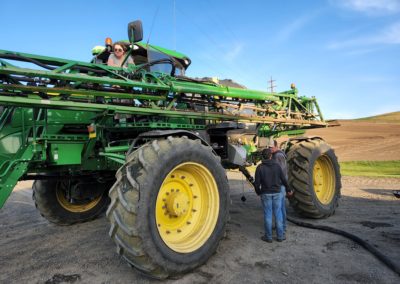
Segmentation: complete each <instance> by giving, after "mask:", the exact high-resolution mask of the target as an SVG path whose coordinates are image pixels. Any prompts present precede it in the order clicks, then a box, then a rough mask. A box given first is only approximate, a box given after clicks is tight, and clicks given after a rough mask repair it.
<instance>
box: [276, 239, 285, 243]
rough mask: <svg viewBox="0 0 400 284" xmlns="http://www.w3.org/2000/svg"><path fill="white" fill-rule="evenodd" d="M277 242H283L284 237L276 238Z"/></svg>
mask: <svg viewBox="0 0 400 284" xmlns="http://www.w3.org/2000/svg"><path fill="white" fill-rule="evenodd" d="M276 240H277V241H278V242H283V241H284V240H285V239H276Z"/></svg>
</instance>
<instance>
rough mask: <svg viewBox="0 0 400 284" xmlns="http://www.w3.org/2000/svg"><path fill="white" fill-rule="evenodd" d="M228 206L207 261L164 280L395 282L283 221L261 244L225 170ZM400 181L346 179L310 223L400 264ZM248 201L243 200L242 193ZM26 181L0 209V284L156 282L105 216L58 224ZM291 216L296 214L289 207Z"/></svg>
mask: <svg viewBox="0 0 400 284" xmlns="http://www.w3.org/2000/svg"><path fill="white" fill-rule="evenodd" d="M229 180H230V185H231V198H232V206H231V209H230V214H231V221H229V223H228V226H227V230H228V233H227V237H226V239H224V240H223V241H222V243H221V245H220V247H219V249H218V252H217V253H216V254H215V255H214V256H213V257H211V258H210V259H209V261H208V262H207V263H206V264H205V265H203V266H201V267H199V268H198V269H196V270H195V271H193V272H192V273H189V274H187V275H185V276H184V277H182V278H181V279H178V280H167V281H166V282H167V283H399V281H400V277H399V276H398V275H397V274H395V273H394V272H392V271H391V270H390V269H388V268H387V267H386V266H385V265H383V264H382V263H381V262H380V261H379V260H377V259H376V258H375V257H374V256H372V255H371V254H370V253H369V252H367V251H366V250H364V249H363V248H362V247H360V246H359V245H357V244H355V243H353V242H352V241H350V240H348V239H346V238H344V237H341V236H337V235H334V234H331V233H327V232H322V231H317V230H311V229H307V228H303V227H298V226H296V225H293V224H291V223H289V224H288V233H287V237H288V239H287V240H286V241H285V242H282V243H278V242H276V241H275V242H273V243H272V244H267V243H264V242H262V241H261V240H260V236H261V235H262V232H263V219H262V209H261V204H260V201H259V199H258V197H257V196H256V195H255V194H254V193H253V192H252V191H251V190H250V187H249V186H248V185H247V184H246V183H244V182H242V177H241V174H239V173H234V172H233V173H229ZM394 189H396V190H399V189H400V179H388V178H385V179H379V178H374V179H371V178H360V177H344V178H343V190H342V199H341V202H340V207H339V208H338V210H337V212H336V214H335V215H334V216H332V217H330V218H329V219H326V220H318V221H315V220H307V221H308V222H312V223H315V224H324V225H329V226H332V227H335V228H338V229H342V230H346V231H348V232H352V233H354V234H356V235H357V236H359V237H361V238H362V239H364V240H366V241H368V242H369V243H371V244H373V245H374V246H375V247H376V248H377V249H379V250H380V251H381V252H383V253H384V254H385V255H387V256H388V257H389V258H390V259H391V260H392V261H394V262H395V263H397V265H399V266H400V226H399V224H400V223H399V218H400V199H396V198H395V197H394V196H393V194H392V190H394ZM243 191H244V194H245V196H246V198H247V201H246V202H245V203H243V202H242V201H241V200H240V197H241V196H242V192H243ZM31 194H32V190H31V183H30V182H20V183H19V185H18V187H17V189H15V190H14V192H13V193H12V195H11V197H10V199H9V200H8V202H7V203H6V205H5V206H4V208H3V209H2V210H1V211H0V220H1V224H0V283H48V284H55V283H153V282H154V283H157V282H159V281H154V280H150V279H148V278H146V277H144V276H142V275H140V274H139V273H137V272H136V271H135V270H133V269H131V268H130V267H128V265H127V264H126V263H125V262H124V261H123V260H122V259H121V258H120V257H119V256H118V255H117V253H116V252H115V247H114V244H113V243H112V241H111V240H110V238H109V237H108V223H107V220H106V218H105V217H104V216H103V217H101V218H99V219H97V220H94V221H92V222H89V223H84V224H78V225H74V226H68V227H59V226H55V225H53V224H50V223H48V222H47V221H46V220H45V219H43V218H42V217H41V216H40V215H39V213H38V212H37V211H36V209H35V206H34V204H33V202H32V199H31ZM289 215H290V216H293V217H296V215H295V213H294V212H293V211H292V210H291V209H289Z"/></svg>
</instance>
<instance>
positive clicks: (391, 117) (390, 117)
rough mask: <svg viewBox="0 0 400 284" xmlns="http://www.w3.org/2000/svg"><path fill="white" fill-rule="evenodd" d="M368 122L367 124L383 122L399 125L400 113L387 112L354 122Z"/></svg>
mask: <svg viewBox="0 0 400 284" xmlns="http://www.w3.org/2000/svg"><path fill="white" fill-rule="evenodd" d="M360 120H361V121H368V122H384V123H396V124H397V123H400V111H396V112H389V113H385V114H380V115H376V116H369V117H362V118H359V119H355V121H360Z"/></svg>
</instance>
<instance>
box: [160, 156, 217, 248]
mask: <svg viewBox="0 0 400 284" xmlns="http://www.w3.org/2000/svg"><path fill="white" fill-rule="evenodd" d="M155 210H156V222H157V228H158V232H159V234H160V236H161V239H162V240H163V241H164V243H165V244H166V245H167V246H168V247H169V248H170V249H172V250H174V251H176V252H179V253H190V252H193V251H195V250H197V249H198V248H200V247H201V246H202V245H204V244H205V242H206V241H207V240H208V239H209V238H210V236H211V234H212V232H213V231H214V228H215V225H216V224H217V220H218V213H219V194H218V187H217V183H216V182H215V179H214V177H213V175H212V174H211V172H210V171H209V170H208V169H207V168H205V167H204V166H202V165H200V164H197V163H192V162H189V163H183V164H180V165H179V166H177V167H175V168H174V169H173V170H172V171H171V172H170V173H169V174H168V175H167V176H166V178H165V180H164V182H163V184H162V185H161V188H160V191H159V192H158V196H157V200H156V209H155Z"/></svg>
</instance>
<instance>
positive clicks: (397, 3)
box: [332, 0, 400, 15]
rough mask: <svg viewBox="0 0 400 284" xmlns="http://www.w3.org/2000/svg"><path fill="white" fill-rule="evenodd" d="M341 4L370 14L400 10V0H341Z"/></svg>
mask: <svg viewBox="0 0 400 284" xmlns="http://www.w3.org/2000/svg"><path fill="white" fill-rule="evenodd" d="M332 3H339V5H340V6H342V7H344V8H346V9H350V10H354V11H357V12H361V13H365V14H370V15H379V14H382V15H385V14H392V13H397V12H399V11H400V0H339V2H337V1H333V0H332Z"/></svg>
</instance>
